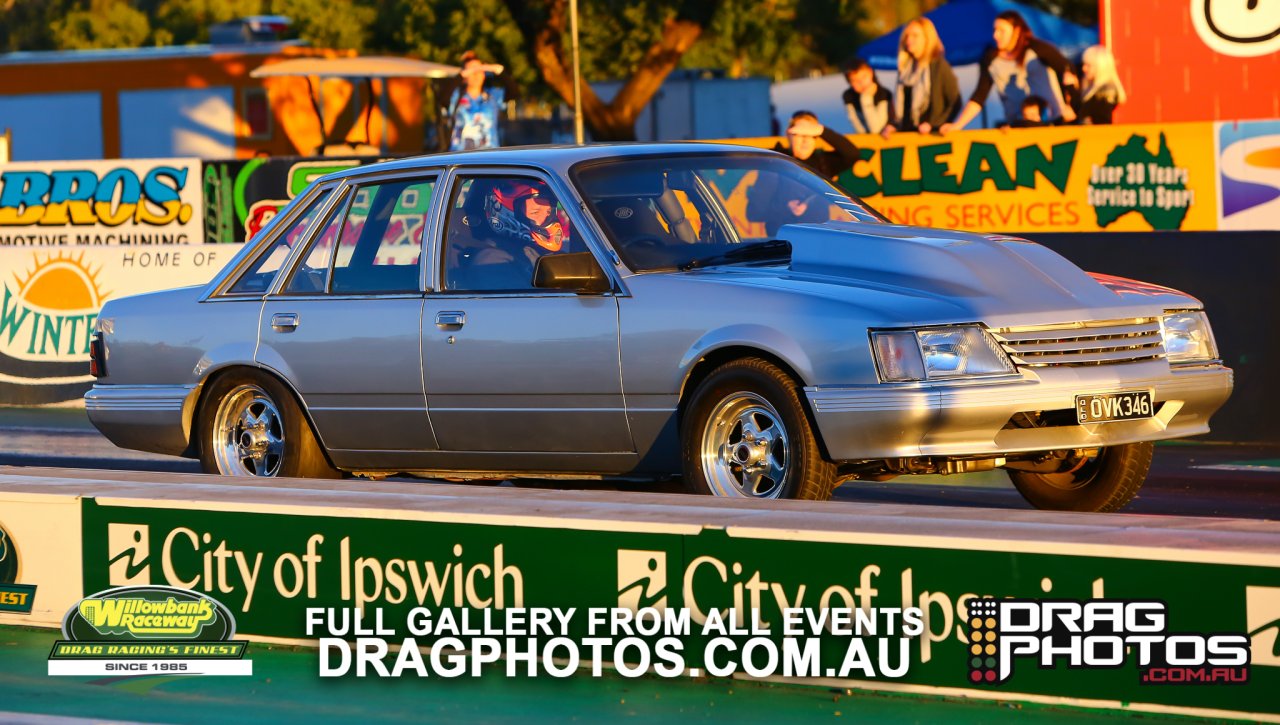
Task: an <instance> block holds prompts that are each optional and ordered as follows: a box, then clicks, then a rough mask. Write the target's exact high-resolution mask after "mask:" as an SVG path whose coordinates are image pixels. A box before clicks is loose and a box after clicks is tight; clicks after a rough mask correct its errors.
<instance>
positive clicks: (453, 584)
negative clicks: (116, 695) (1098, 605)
mask: <svg viewBox="0 0 1280 725" xmlns="http://www.w3.org/2000/svg"><path fill="white" fill-rule="evenodd" d="M0 526H2V527H3V528H4V529H5V530H6V532H7V539H8V541H9V543H10V545H11V546H12V551H14V552H16V556H18V557H19V564H18V569H17V571H18V572H19V573H18V576H17V582H18V583H20V584H31V585H35V586H36V587H37V593H36V595H35V600H34V602H35V607H34V609H33V611H32V612H31V614H29V615H22V614H3V615H0V623H6V624H17V625H34V626H57V625H58V623H60V621H61V619H62V616H63V615H64V614H65V613H66V612H67V610H68V609H69V608H70V607H71V606H73V605H74V604H75V603H76V602H77V601H78V600H79V599H80V598H81V597H83V596H86V595H88V594H93V593H95V592H98V591H101V590H105V589H108V588H110V587H113V586H121V585H142V584H170V585H175V586H182V587H186V588H191V589H196V590H201V591H207V592H209V593H210V594H212V595H213V596H215V597H216V598H217V599H218V600H219V601H221V602H223V603H224V604H225V605H226V606H227V607H228V608H230V610H231V611H232V613H233V614H234V615H235V617H236V620H237V625H238V630H237V637H238V638H245V639H250V640H259V641H274V642H301V641H305V633H304V631H303V625H304V617H303V609H304V608H306V607H308V606H311V607H315V606H334V607H337V606H344V607H349V606H354V605H355V604H356V603H357V602H358V601H360V600H363V602H364V603H365V606H376V607H383V608H385V609H387V610H389V611H394V610H398V609H406V610H407V609H408V608H409V607H411V606H415V605H417V604H418V603H419V602H417V601H413V599H414V597H412V596H410V597H409V599H410V601H407V602H405V601H403V599H401V601H396V599H397V597H396V593H395V592H394V591H393V588H392V587H391V586H390V581H391V580H390V578H389V577H384V576H383V574H384V573H387V572H391V571H393V570H396V567H397V566H398V567H400V568H399V569H398V571H400V572H402V573H403V572H404V571H405V570H406V569H413V570H415V571H421V572H429V571H435V572H437V573H440V574H441V575H440V576H439V577H438V578H437V581H436V585H435V586H434V587H423V588H420V592H421V593H420V594H419V595H418V596H420V597H422V596H425V597H426V599H425V600H424V601H422V602H421V603H422V604H424V605H426V606H460V607H469V608H473V609H479V608H486V607H498V608H501V607H504V606H506V607H511V606H524V607H540V606H545V607H555V606H560V607H567V606H572V607H580V608H585V607H615V606H631V605H637V604H638V605H641V606H644V605H655V604H657V603H658V602H662V603H664V604H665V606H667V607H697V608H700V609H702V610H704V611H705V610H707V609H709V608H713V607H714V608H727V607H731V606H733V605H734V601H735V598H737V597H742V596H744V592H750V591H751V590H752V588H754V589H755V590H756V591H761V592H771V593H772V594H773V597H776V598H777V600H778V601H786V602H788V603H789V604H790V606H805V607H816V606H819V605H820V603H823V604H829V605H830V606H845V602H848V603H850V604H853V605H854V606H857V604H856V602H857V601H860V600H858V599H855V597H854V595H853V593H854V592H855V591H857V592H859V593H860V594H859V595H858V596H862V594H865V593H868V592H870V596H871V597H872V599H871V606H875V607H897V606H919V607H920V608H921V609H923V610H924V611H925V613H926V629H927V632H926V633H925V634H924V635H922V636H921V637H919V638H917V639H915V640H913V641H912V650H911V667H910V672H909V674H908V675H907V676H906V677H904V678H902V679H900V680H893V681H886V680H815V681H810V684H811V685H819V686H820V687H819V688H815V691H819V692H826V690H825V689H821V688H839V689H844V688H851V689H858V690H878V691H886V692H895V693H907V694H916V695H934V696H947V697H958V698H977V699H987V700H1002V701H1012V702H1017V703H1032V704H1046V705H1066V706H1076V707H1085V708H1090V709H1106V710H1128V711H1134V712H1144V713H1166V714H1182V715H1199V716H1207V717H1236V718H1243V719H1259V720H1275V721H1280V700H1277V698H1275V697H1274V693H1275V692H1276V691H1277V689H1278V688H1280V649H1277V646H1278V645H1277V642H1276V636H1277V633H1280V528H1278V527H1277V525H1276V524H1275V523H1272V522H1266V521H1241V520H1229V519H1200V518H1190V517H1153V516H1138V515H1124V514H1105V515H1094V514H1056V513H1045V512H1034V511H992V510H982V509H952V508H943V507H926V506H904V505H874V504H859V505H856V506H855V505H849V504H832V503H808V502H790V501H783V502H771V503H769V504H767V505H762V504H760V503H757V502H749V501H742V502H735V501H724V500H713V499H702V498H695V497H688V496H670V495H662V494H626V493H614V492H607V493H600V492H575V491H537V490H522V489H509V488H496V487H475V486H448V485H442V484H425V483H424V484H415V483H398V482H381V483H370V482H362V481H336V482H334V481H311V480H288V479H285V480H276V481H270V482H269V483H263V482H259V481H252V480H234V479H226V478H217V477H206V476H197V475H180V474H150V473H138V472H111V471H78V470H66V469H14V468H0ZM213 557H217V558H216V559H215V558H213ZM302 561H307V562H308V563H309V566H307V567H304V566H302V565H301V562H302ZM213 562H223V563H224V564H225V565H224V566H218V565H216V564H215V563H213ZM375 571H376V572H378V575H377V576H376V577H374V576H373V572H375ZM445 572H453V576H448V575H445V574H444V573H445ZM981 595H988V596H997V597H1009V596H1012V597H1023V598H1062V599H1089V598H1101V597H1105V598H1140V599H1160V600H1163V601H1164V602H1166V603H1167V605H1168V612H1169V624H1170V627H1169V630H1170V631H1174V632H1177V631H1181V632H1204V633H1209V632H1246V633H1249V634H1250V635H1251V636H1252V644H1253V665H1252V667H1251V670H1250V681H1249V682H1248V683H1247V684H1245V685H1232V686H1222V685H1198V686H1150V685H1145V686H1144V685H1140V684H1139V683H1138V682H1137V676H1136V673H1135V672H1134V671H1133V670H1132V669H1127V670H1104V671H1097V670H1095V671H1081V670H1070V671H1068V670H1065V669H1063V668H1059V669H1057V670H1039V669H1038V668H1035V667H1034V665H1033V664H1030V663H1028V664H1027V666H1024V667H1022V668H1020V669H1018V670H1016V671H1015V674H1014V677H1013V678H1011V679H1010V680H1009V681H1008V682H1006V683H1005V684H1004V685H1002V686H1001V687H1000V688H999V689H994V688H988V689H983V688H981V687H975V686H971V685H970V683H969V681H968V679H967V677H966V675H967V674H968V672H967V666H966V662H967V653H966V649H967V639H966V636H967V632H966V629H965V627H964V623H963V621H962V620H963V618H964V611H965V610H964V603H965V602H966V601H967V600H968V599H970V598H973V597H975V596H981ZM765 599H766V600H767V599H770V597H769V595H767V594H766V595H765ZM764 605H765V606H766V607H769V606H773V607H777V605H776V604H774V603H773V602H772V601H765V602H764ZM775 611H776V610H775ZM6 634H7V633H6ZM253 649H254V648H253V647H251V651H250V653H249V655H248V656H250V657H255V658H256V656H257V655H256V654H255V652H254V651H253ZM259 651H260V650H259ZM46 656H47V655H46ZM299 659H307V660H308V663H309V665H310V666H311V668H312V669H311V676H312V677H313V678H314V666H315V660H314V655H311V657H310V658H308V657H306V656H305V655H304V656H301V657H299ZM260 669H261V666H257V667H255V673H257V672H259V671H260ZM41 671H43V668H41ZM33 676H34V675H33ZM188 679H190V681H196V679H214V678H188ZM217 679H231V678H217ZM315 679H316V681H317V682H319V680H318V678H315ZM482 679H484V678H482ZM606 679H607V678H606ZM570 681H572V682H574V683H575V684H574V685H572V686H570V685H564V687H591V686H592V683H593V682H604V680H598V681H593V680H592V679H591V678H588V677H585V676H584V677H574V678H570ZM503 682H508V683H509V682H513V681H505V680H503ZM655 682H657V683H659V687H660V688H666V687H671V686H675V683H677V682H678V684H679V686H680V687H685V686H687V685H689V684H691V683H693V682H695V681H694V680H679V681H664V680H655ZM716 682H718V684H717V685H716V686H717V687H719V686H720V684H723V682H721V681H716ZM174 686H175V685H165V687H174ZM628 686H636V685H634V684H633V683H631V682H629V684H628ZM753 686H754V687H762V686H760V685H753ZM0 709H4V708H0Z"/></svg>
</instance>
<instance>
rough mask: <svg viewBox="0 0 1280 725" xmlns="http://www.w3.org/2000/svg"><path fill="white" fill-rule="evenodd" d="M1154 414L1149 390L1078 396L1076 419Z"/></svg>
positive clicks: (1103, 419)
mask: <svg viewBox="0 0 1280 725" xmlns="http://www.w3.org/2000/svg"><path fill="white" fill-rule="evenodd" d="M1152 415H1155V404H1154V403H1153V402H1152V400H1151V391H1149V390H1139V391H1135V392H1132V393H1101V394H1098V395H1077V396H1076V421H1077V422H1079V423H1081V424H1083V423H1106V422H1108V421H1113V420H1138V419H1140V418H1150V417H1151V416H1152Z"/></svg>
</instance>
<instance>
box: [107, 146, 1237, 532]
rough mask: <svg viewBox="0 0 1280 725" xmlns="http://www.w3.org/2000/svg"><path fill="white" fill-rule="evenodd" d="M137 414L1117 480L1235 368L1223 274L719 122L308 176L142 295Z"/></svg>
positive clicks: (747, 472) (303, 432) (222, 449)
mask: <svg viewBox="0 0 1280 725" xmlns="http://www.w3.org/2000/svg"><path fill="white" fill-rule="evenodd" d="M91 348H92V356H91V357H92V368H93V373H94V374H95V375H96V376H97V380H96V383H95V384H94V386H93V388H92V390H90V392H89V393H88V394H87V395H86V396H85V401H86V407H87V409H88V414H89V416H90V418H91V419H92V421H93V423H94V424H95V425H96V426H97V427H98V429H99V430H101V431H102V432H103V433H104V434H105V435H106V436H107V437H108V438H110V439H111V440H112V441H114V442H115V443H116V444H117V445H120V446H122V447H125V448H134V449H139V450H144V451H153V452H159V453H167V454H174V455H182V456H188V457H194V458H199V459H200V460H201V462H202V464H203V467H204V469H205V470H206V471H208V472H209V473H219V474H224V475H236V476H306V477H325V476H338V475H344V474H346V475H357V476H366V477H373V478H378V477H382V476H387V475H396V474H407V475H415V476H424V477H443V478H449V479H494V478H510V477H517V478H518V477H536V478H548V477H552V478H554V477H622V478H632V479H636V478H652V479H660V478H674V477H680V478H682V480H683V482H684V484H685V485H686V486H687V487H688V489H689V490H690V491H693V492H696V493H703V494H713V495H717V496H731V497H746V498H752V499H777V498H800V499H826V498H828V497H830V495H831V493H832V489H833V488H834V487H835V486H837V485H839V484H841V483H843V482H845V481H849V480H858V479H860V480H876V481H880V480H887V479H891V478H893V477H896V476H903V475H911V474H937V473H963V472H971V471H981V470H990V469H994V468H1004V469H1006V470H1007V471H1008V473H1009V476H1010V478H1011V479H1012V481H1013V484H1014V485H1015V486H1016V487H1017V489H1018V490H1019V491H1020V492H1021V493H1022V494H1023V496H1025V498H1026V499H1027V500H1028V501H1029V502H1030V503H1031V504H1033V505H1035V506H1037V507H1040V508H1046V509H1062V510H1085V511H1110V510H1115V509H1118V508H1120V507H1121V506H1123V505H1124V504H1125V503H1127V502H1128V501H1129V500H1130V499H1132V498H1133V496H1134V495H1135V493H1136V492H1137V491H1138V489H1139V487H1140V486H1141V485H1142V482H1143V480H1144V478H1145V477H1146V474H1147V470H1148V467H1149V465H1150V462H1151V457H1152V450H1153V449H1152V442H1153V441H1156V440H1162V439H1168V438H1178V437H1183V436H1191V435H1196V434H1199V433H1204V432H1206V431H1207V430H1208V424H1209V418H1210V416H1211V415H1212V414H1213V413H1214V412H1215V411H1216V410H1218V408H1219V407H1220V406H1221V405H1222V404H1223V403H1224V402H1225V401H1226V399H1227V397H1228V396H1229V394H1230V392H1231V387H1232V373H1231V370H1229V369H1228V368H1226V367H1224V366H1223V364H1222V362H1221V360H1220V359H1219V356H1218V350H1217V348H1216V347H1215V343H1214V339H1213V334H1212V331H1211V330H1210V327H1209V321H1208V319H1207V318H1206V316H1205V313H1204V311H1203V309H1202V306H1201V304H1200V303H1199V302H1198V301H1197V300H1196V299H1194V298H1192V297H1190V296H1188V295H1185V294H1183V293H1181V292H1177V291H1175V290H1172V289H1167V288H1164V287H1159V286H1155V285H1151V284H1144V283H1141V282H1135V281H1131V280H1126V279H1120V278H1116V277H1110V276H1106V275H1101V274H1090V273H1086V272H1084V271H1082V270H1080V269H1079V268H1078V267H1076V266H1075V265H1073V264H1071V263H1070V262H1068V261H1067V260H1066V259H1064V258H1062V257H1061V256H1059V255H1058V254H1056V253H1054V252H1052V251H1050V250H1048V249H1046V248H1044V247H1042V246H1039V245H1036V244H1033V243H1031V242H1029V241H1026V240H1023V239H1017V238H1013V237H1007V236H984V235H979V234H968V233H962V232H955V231H943V230H937V229H925V228H917V227H908V226H899V225H895V224H891V223H888V222H887V221H886V220H885V219H884V218H883V217H882V216H880V215H879V214H878V213H877V212H876V211H874V210H873V209H871V208H870V207H868V206H867V205H866V204H864V203H862V202H861V201H859V200H858V199H856V198H853V197H851V196H850V195H849V194H847V193H846V192H844V191H843V190H841V189H840V188H838V187H836V186H834V185H833V184H831V183H830V182H828V181H827V180H826V179H824V178H821V177H820V176H817V175H815V174H814V173H812V172H810V171H809V170H808V169H807V168H805V167H804V166H802V165H801V164H799V163H797V162H795V161H794V160H793V159H791V158H790V157H787V156H784V155H781V154H777V153H774V152H770V151H762V150H758V149H751V148H745V147H735V146H727V145H713V144H638V145H625V146H617V145H612V146H609V145H588V146H576V147H554V148H553V147H547V148H514V149H504V150H491V151H473V152H464V153H457V154H442V155H434V156H425V157H419V158H413V159H404V160H396V161H389V162H383V163H378V164H374V165H371V166H363V167H358V168H353V169H350V170H347V171H342V172H339V173H335V174H331V175H328V176H325V177H322V178H320V179H318V180H317V181H316V182H315V183H313V184H312V185H311V186H310V187H309V188H308V189H306V191H304V192H303V193H301V194H299V195H298V196H297V197H296V198H295V199H294V200H293V201H292V202H291V203H290V204H289V205H288V206H287V207H286V208H285V209H283V210H282V211H281V212H280V214H279V215H278V216H276V217H275V218H274V219H273V220H272V221H271V223H270V224H269V225H268V226H267V227H266V228H264V229H263V231H262V232H260V233H259V234H258V235H257V236H256V237H255V238H254V239H253V240H251V241H250V242H249V243H246V245H245V246H244V248H243V249H242V250H241V251H240V253H239V254H238V255H237V256H236V257H235V259H234V260H233V261H232V262H231V263H229V264H228V265H227V266H226V267H225V268H224V269H223V270H222V272H221V273H220V274H218V276H217V277H216V278H215V279H213V280H212V281H211V282H210V283H209V284H207V285H204V286H201V287H192V288H185V289H175V290H168V291H163V292H157V293H152V294H145V295H138V296H133V297H125V298H120V299H113V300H111V301H109V302H108V303H107V304H106V306H105V307H104V309H103V310H102V313H101V316H100V318H99V320H98V328H97V334H96V335H95V337H94V339H93V342H92V345H91Z"/></svg>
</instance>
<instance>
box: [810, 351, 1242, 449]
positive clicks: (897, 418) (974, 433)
mask: <svg viewBox="0 0 1280 725" xmlns="http://www.w3.org/2000/svg"><path fill="white" fill-rule="evenodd" d="M1231 388H1232V372H1231V369H1230V368H1226V367H1223V366H1221V365H1213V366H1206V367H1197V368H1190V369H1183V370H1176V369H1175V370H1172V371H1171V370H1170V368H1169V366H1168V364H1167V363H1165V362H1163V361H1156V362H1152V363H1141V364H1136V365H1125V366H1098V367H1092V368H1058V369H1045V370H1041V371H1037V372H1036V373H1034V374H1033V373H1023V376H1022V377H1021V378H1020V379H1012V380H1009V379H1004V380H1001V381H998V382H995V381H985V382H983V381H966V382H964V383H946V384H941V383H910V384H880V385H869V386H849V387H821V386H818V387H807V388H805V394H806V396H807V397H808V399H809V407H810V410H812V411H813V415H814V418H815V421H816V423H817V426H818V432H819V437H820V439H821V440H822V441H823V443H824V444H825V446H826V449H827V453H828V455H830V457H831V458H832V459H833V460H837V461H856V460H878V459H883V458H913V457H916V456H984V455H996V456H998V455H1002V454H1012V453H1022V452H1032V451H1046V450H1058V449H1065V448H1093V447H1098V446H1114V445H1122V444H1125V443H1137V442H1140V441H1155V440H1164V439H1168V438H1182V437H1186V436H1193V435H1198V434H1201V433H1207V432H1208V431H1209V417H1210V416H1211V415H1213V414H1214V413H1215V412H1217V410H1218V409H1219V408H1220V407H1222V404H1223V403H1225V402H1226V400H1227V398H1228V397H1230V395H1231ZM1134 390H1151V391H1152V393H1153V395H1154V400H1155V403H1156V406H1157V408H1158V412H1157V413H1156V415H1155V416H1154V417H1152V418H1147V419H1143V420H1130V421H1117V422H1110V423H1093V424H1088V425H1077V424H1071V425H1054V426H1049V427H1038V428H1015V427H1011V426H1010V425H1009V423H1010V419H1011V418H1013V416H1014V415H1016V414H1018V413H1031V414H1035V413H1040V412H1044V411H1061V410H1074V408H1075V396H1076V395H1077V394H1084V393H1112V392H1125V391H1134ZM1072 420H1074V418H1072Z"/></svg>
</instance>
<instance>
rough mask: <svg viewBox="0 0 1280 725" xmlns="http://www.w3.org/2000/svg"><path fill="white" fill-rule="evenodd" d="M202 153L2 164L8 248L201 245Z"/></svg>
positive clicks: (2, 222) (1, 233)
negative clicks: (191, 156)
mask: <svg viewBox="0 0 1280 725" xmlns="http://www.w3.org/2000/svg"><path fill="white" fill-rule="evenodd" d="M199 176H200V160H199V159H136V160H108V161H38V162H29V163H13V164H4V165H3V166H0V247H14V246H40V247H48V246H99V245H125V244H131V245H162V244H199V243H201V242H203V241H204V234H203V229H204V222H203V217H204V200H203V196H202V194H201V189H200V183H199Z"/></svg>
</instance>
